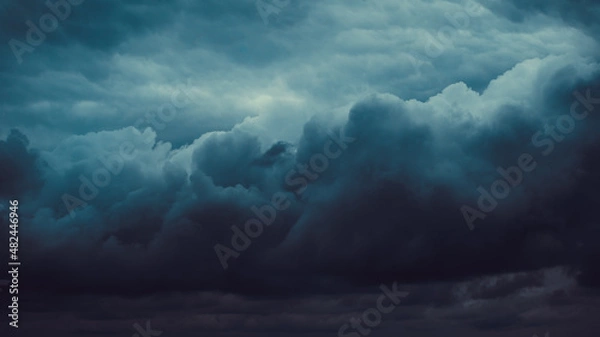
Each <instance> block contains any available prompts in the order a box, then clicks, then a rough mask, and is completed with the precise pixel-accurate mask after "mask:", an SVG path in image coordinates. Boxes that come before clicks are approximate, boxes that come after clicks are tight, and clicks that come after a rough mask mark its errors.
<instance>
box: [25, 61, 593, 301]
mask: <svg viewBox="0 0 600 337" xmlns="http://www.w3.org/2000/svg"><path fill="white" fill-rule="evenodd" d="M560 60H562V61H564V60H565V59H554V58H548V59H546V60H540V61H539V62H538V63H537V65H536V67H537V68H538V69H539V70H538V71H540V73H547V72H549V71H550V72H556V73H561V71H562V69H563V68H564V67H563V66H561V65H560V64H561V62H562V61H560ZM559 61H560V62H559ZM517 71H520V70H519V69H515V70H514V72H517ZM583 76H584V78H589V75H588V74H586V75H583ZM549 78H553V80H554V81H556V77H554V76H552V74H550V75H549ZM540 81H544V79H541V80H540ZM573 81H575V83H576V84H575V85H572V84H569V83H573ZM596 81H597V80H596ZM596 81H592V82H590V81H589V80H583V79H577V78H571V79H569V80H565V83H564V84H563V85H562V86H561V85H557V84H556V83H554V84H553V87H552V88H556V87H561V88H563V89H561V90H559V91H556V90H555V89H548V91H543V92H542V93H541V94H540V96H539V97H536V96H533V97H531V98H525V99H526V100H528V101H529V100H531V101H533V102H535V104H534V105H532V104H522V105H520V106H516V107H511V108H508V107H507V105H506V104H502V103H500V104H498V103H494V104H493V105H492V104H490V105H488V106H487V108H486V110H485V111H484V112H485V115H481V117H480V119H479V120H474V119H469V118H466V117H467V116H468V114H470V113H471V112H458V111H456V112H452V113H450V115H449V116H452V114H454V117H443V116H437V117H435V118H437V119H432V118H434V116H436V114H437V111H440V112H442V111H444V110H446V109H447V108H446V106H445V105H440V104H438V103H437V102H436V101H435V99H434V98H432V99H431V100H430V101H428V102H417V101H403V100H400V99H398V98H396V97H393V96H391V95H379V96H372V97H371V98H368V99H366V100H364V101H363V102H360V103H358V104H356V105H355V106H354V107H353V108H352V109H351V110H350V112H349V114H348V120H347V121H346V122H345V123H344V125H341V126H335V127H334V128H333V129H331V128H330V127H329V126H328V125H327V123H328V122H326V121H324V120H319V119H315V120H313V121H311V122H310V123H308V124H307V125H305V127H304V133H303V137H302V139H301V140H300V141H299V143H298V144H299V145H298V147H297V148H295V149H294V148H292V147H290V146H284V145H283V144H282V143H276V144H274V145H273V147H271V148H267V149H266V150H261V149H260V144H259V142H258V140H257V138H256V137H254V136H251V135H249V134H247V133H246V132H242V131H237V130H234V131H231V132H221V133H213V134H209V135H205V136H203V137H201V138H200V139H199V141H197V142H196V143H195V144H193V145H191V146H189V147H186V148H183V149H179V150H174V149H172V148H171V147H170V145H169V144H168V143H166V144H165V143H161V142H158V143H156V144H155V143H154V142H151V143H148V142H147V141H142V139H143V138H147V137H154V136H153V135H152V133H151V131H150V130H146V131H145V133H144V134H142V133H139V132H138V131H136V130H133V129H132V128H129V129H124V130H121V131H115V132H103V133H98V134H96V135H93V136H92V135H88V136H86V137H76V138H73V139H71V140H70V141H69V142H67V143H65V144H64V145H63V146H62V147H60V148H57V149H56V150H55V151H53V153H48V154H46V155H48V156H49V157H55V160H54V162H55V163H60V161H61V160H66V161H64V162H62V163H60V164H58V166H57V167H56V170H57V171H56V173H55V175H54V176H52V175H46V176H45V179H46V181H45V183H46V185H45V188H44V189H43V190H42V191H41V192H40V195H42V196H43V199H39V200H37V201H35V203H34V204H35V205H36V208H37V211H35V218H34V220H33V221H32V226H31V227H30V228H29V229H24V231H25V233H27V234H28V235H31V236H32V239H34V240H35V242H36V244H35V245H34V247H36V248H35V252H34V251H31V252H29V253H24V254H26V255H25V256H27V258H28V259H31V260H30V261H29V263H30V264H31V265H35V266H37V267H36V268H34V269H32V270H31V271H29V272H30V273H31V275H30V278H29V279H30V280H34V279H41V278H49V275H50V274H49V273H52V275H53V276H52V277H51V278H50V279H51V280H52V281H50V282H48V283H46V284H44V285H43V286H40V287H38V288H40V289H41V288H43V289H47V290H50V289H54V290H61V291H67V290H68V291H69V292H80V291H84V290H86V289H89V287H91V286H93V288H94V289H95V291H96V292H101V293H104V292H107V293H117V294H132V293H146V292H156V291H162V290H167V289H171V290H175V289H190V290H191V289H215V290H225V291H234V292H241V293H249V294H252V293H257V294H258V293H266V292H267V291H270V292H273V293H277V292H281V293H286V292H295V293H302V292H307V291H341V290H342V289H352V288H351V287H356V286H372V285H374V284H378V283H381V282H390V281H403V282H419V281H431V280H440V279H447V280H452V279H460V278H465V277H469V276H476V275H482V274H488V273H498V272H504V271H518V270H527V269H531V268H539V267H544V266H552V265H556V264H569V265H573V266H578V265H579V264H581V266H582V268H584V269H583V271H584V273H583V274H582V276H581V279H582V280H583V281H585V284H586V285H597V283H595V282H597V281H595V280H597V278H595V277H594V276H593V275H595V274H593V272H591V270H590V271H587V270H588V268H589V267H590V266H592V265H593V262H594V261H596V260H595V258H594V256H597V249H596V248H593V246H591V247H588V248H586V250H585V251H581V250H580V251H577V250H576V249H575V248H576V247H575V243H576V241H577V240H580V239H581V238H585V237H587V238H588V239H589V240H595V237H594V239H592V238H591V237H590V235H596V234H594V230H593V228H596V226H597V222H596V221H597V218H596V216H595V215H594V213H593V208H591V207H589V206H588V207H587V208H586V205H589V203H590V202H592V203H593V202H594V201H593V200H595V198H597V197H596V196H595V192H594V191H595V190H596V189H597V188H598V186H597V184H596V178H594V177H595V176H594V175H593V174H591V173H589V174H586V173H587V172H594V171H595V170H596V169H597V167H596V166H597V165H596V164H597V163H596V162H597V161H596V160H594V159H592V158H594V157H593V155H592V153H594V150H593V149H594V148H596V147H597V146H598V145H597V144H598V138H597V135H595V133H594V131H593V130H596V129H597V127H598V120H599V117H598V116H597V115H595V114H594V111H592V112H591V113H590V116H589V117H588V118H587V119H585V120H584V121H582V122H579V123H581V124H580V125H577V129H576V131H575V132H573V133H572V134H570V135H569V139H568V140H565V142H564V143H561V144H559V143H556V149H555V150H554V152H553V153H552V154H551V156H550V157H548V158H543V156H541V155H539V153H540V151H541V150H542V149H543V148H540V147H539V146H538V147H534V146H532V145H531V144H530V142H531V137H532V135H534V134H535V133H536V131H537V130H539V129H542V130H543V127H544V125H547V124H548V123H554V120H555V118H556V116H558V115H559V114H562V113H568V111H569V108H570V106H571V102H572V101H573V100H574V97H573V96H572V94H570V93H571V92H572V91H573V90H575V89H577V90H582V89H583V88H591V91H590V92H591V93H593V94H592V97H596V96H595V95H596V93H597V92H598V89H599V87H598V85H597V82H596ZM508 83H510V74H508V75H507V76H506V78H505V79H504V80H501V81H497V82H496V83H495V84H494V85H493V86H492V85H490V87H489V88H488V90H487V91H486V92H484V93H483V94H482V95H481V96H479V95H478V94H476V93H474V92H472V91H470V90H469V89H468V88H466V87H464V86H462V85H460V84H458V85H456V86H455V87H453V88H452V89H451V90H455V91H456V93H458V92H462V93H463V94H464V95H467V96H468V95H471V98H472V99H473V100H475V101H477V100H481V101H482V102H485V101H487V100H491V99H492V98H493V97H495V95H496V91H499V92H502V91H503V90H505V89H504V87H503V85H504V84H508ZM568 86H571V88H570V89H565V87H568ZM538 87H546V83H545V82H538V81H537V80H533V81H531V82H530V83H529V84H527V85H526V86H525V87H524V89H523V90H527V91H528V90H533V89H534V88H538ZM525 88H526V89H525ZM446 95H449V94H448V93H444V94H441V96H440V97H441V98H444V99H451V96H446ZM557 96H558V97H557ZM524 97H526V96H524ZM551 97H552V99H551ZM475 101H473V102H471V103H474V102H475ZM557 102H563V103H561V104H557ZM471 103H467V102H465V103H463V104H465V105H469V104H471ZM596 110H600V109H596ZM446 111H447V110H446ZM512 111H516V112H518V113H513V112H512ZM461 114H463V115H461ZM523 116H528V117H526V118H525V117H523ZM524 119H525V120H524ZM328 130H329V131H328ZM340 130H341V131H340ZM344 130H345V131H344ZM339 132H342V133H344V134H345V135H346V136H347V137H353V138H355V139H356V142H354V143H352V144H350V145H348V148H347V149H346V150H344V151H343V153H342V155H341V156H340V157H339V158H338V159H336V160H335V161H334V160H332V161H331V164H330V165H329V166H328V168H327V170H326V171H324V172H322V173H320V174H319V175H318V176H319V177H318V178H317V179H313V180H314V181H312V182H311V183H310V184H308V187H307V188H306V190H302V192H301V193H300V192H298V191H300V190H298V187H300V184H297V185H293V184H292V185H291V184H289V178H288V177H287V176H288V174H289V172H290V171H291V170H294V169H296V168H297V167H299V166H298V165H303V164H305V163H309V162H310V160H311V158H312V156H313V154H315V153H318V151H319V149H322V148H323V144H325V143H326V142H327V141H328V140H329V139H330V137H331V134H337V133H339ZM128 139H129V140H133V141H134V143H135V144H136V151H137V152H136V153H137V154H136V156H135V158H133V159H130V160H126V161H124V162H123V168H122V170H121V172H119V173H118V174H115V175H111V181H110V183H109V185H108V186H106V187H103V186H98V187H97V189H98V193H97V196H95V197H94V198H92V200H89V201H87V200H86V202H85V203H86V207H83V208H79V207H78V208H76V209H74V211H75V213H76V216H75V217H74V218H71V217H70V216H69V213H68V212H66V211H65V204H64V200H65V199H64V198H62V197H63V196H64V193H69V194H71V195H72V196H74V197H77V198H80V199H81V198H83V197H82V195H81V194H79V195H78V194H77V192H78V191H79V192H80V193H81V191H82V186H83V185H85V184H89V182H90V181H94V179H96V178H97V176H96V175H97V174H98V172H99V171H98V169H99V168H102V167H104V166H103V165H106V167H107V168H108V167H111V165H112V164H110V163H112V162H113V161H114V160H117V159H115V158H116V157H114V154H115V153H116V151H117V149H118V145H119V144H120V143H121V142H122V141H124V140H128ZM100 144H101V145H100ZM476 144H480V146H476ZM111 149H113V150H112V151H115V152H111ZM524 151H530V152H531V153H534V154H536V158H539V163H538V165H539V166H540V168H539V169H538V170H537V171H535V173H534V174H532V175H531V176H527V177H526V182H524V183H523V185H522V186H519V187H517V188H515V190H514V191H513V192H512V193H513V194H512V195H511V196H510V197H509V198H507V199H506V200H505V201H504V202H505V204H501V205H500V206H499V207H498V209H497V210H495V211H494V212H492V213H491V214H490V215H489V217H488V218H486V219H485V220H484V221H481V223H478V224H477V226H476V231H474V232H469V231H468V229H467V226H466V225H465V219H464V218H463V215H462V214H461V212H460V211H459V209H460V206H461V204H463V203H470V204H473V203H474V202H476V200H477V196H478V194H477V192H476V187H477V186H478V185H482V186H489V185H490V184H491V182H492V181H493V180H494V179H496V175H497V173H496V167H498V166H502V167H508V166H510V165H514V164H515V161H516V158H518V155H519V154H520V153H522V152H524ZM192 153H193V154H192ZM294 153H295V154H294ZM65 156H70V158H71V159H68V157H65ZM186 157H187V158H190V160H191V163H192V165H191V169H192V171H191V173H190V174H189V183H187V178H186V176H187V175H188V174H187V173H186V169H185V166H186V164H185V161H186V160H187V159H183V158H186ZM558 158H560V160H557V159H558ZM267 159H268V160H267ZM106 163H109V164H106ZM38 177H39V178H38V179H42V176H41V174H40V175H38ZM550 177H558V178H554V179H551V178H550ZM53 179H57V181H60V183H58V182H53V181H52V180H53ZM85 181H88V183H85ZM286 182H287V183H286ZM86 186H87V187H83V190H84V191H87V192H86V193H88V194H89V193H91V192H89V191H91V190H90V189H91V187H89V186H90V185H86ZM282 191H285V193H286V196H287V198H288V200H290V202H291V204H292V206H291V207H290V209H288V210H285V211H280V212H278V214H277V216H276V219H275V221H274V223H273V224H272V225H270V226H268V227H267V226H265V229H264V234H262V235H261V236H259V237H258V238H256V239H253V240H252V245H251V247H250V248H249V249H248V250H247V251H242V252H241V255H240V257H239V258H229V261H228V263H229V264H230V266H231V267H230V268H231V269H229V270H227V271H223V270H222V269H221V266H220V264H219V260H218V258H217V256H216V255H215V251H214V249H213V246H214V245H215V244H217V243H219V244H225V245H228V246H229V247H231V243H230V240H231V238H232V235H233V232H232V231H231V226H239V227H241V228H242V229H243V224H244V223H245V222H246V221H247V220H248V219H251V218H252V217H256V214H255V213H253V212H252V211H251V208H252V206H256V207H259V208H260V207H261V206H262V205H264V204H266V203H268V202H269V201H270V199H271V196H272V195H273V194H274V193H276V192H282ZM563 198H566V200H564V201H562V202H561V201H560V200H563ZM30 202H31V201H30ZM76 206H78V205H76ZM548 209H552V218H549V217H548V215H546V214H544V212H545V211H544V210H548ZM573 210H578V211H576V212H574V211H573ZM575 215H576V216H575ZM57 235H58V236H57ZM48 237H56V241H52V242H48V241H47V239H48ZM75 238H77V239H75ZM72 240H77V243H76V244H73V243H72ZM499 252H502V253H499ZM90 254H92V255H93V256H96V257H95V258H94V260H93V261H94V262H92V261H88V260H87V259H88V258H91V256H92V255H90ZM291 261H293V263H291V264H290V262H291ZM84 265H85V266H86V267H83V266H84ZM50 266H51V269H49V268H50ZM172 270H186V275H187V277H186V278H181V277H179V275H178V274H173V273H172ZM73 275H77V277H73ZM24 282H27V281H24ZM331 282H335V286H332V285H330V284H331ZM165 285H166V286H165ZM31 286H32V287H35V286H34V285H33V284H32V285H31Z"/></svg>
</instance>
